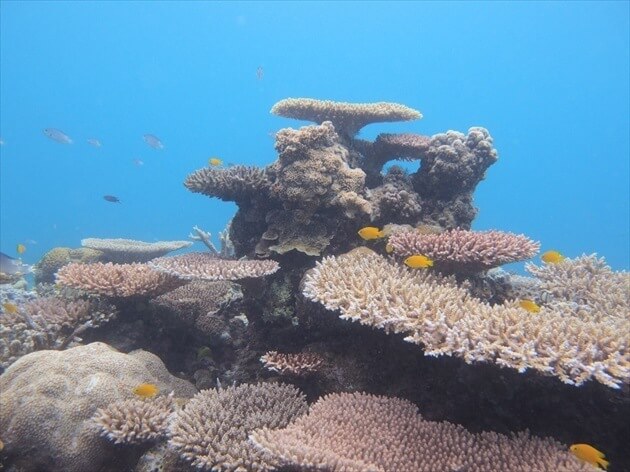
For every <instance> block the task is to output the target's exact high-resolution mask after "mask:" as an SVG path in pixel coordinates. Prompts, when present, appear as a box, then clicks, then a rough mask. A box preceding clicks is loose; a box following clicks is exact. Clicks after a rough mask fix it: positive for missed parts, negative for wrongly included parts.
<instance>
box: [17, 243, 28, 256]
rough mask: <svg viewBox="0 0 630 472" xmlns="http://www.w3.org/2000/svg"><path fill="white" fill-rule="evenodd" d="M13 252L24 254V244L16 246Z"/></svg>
mask: <svg viewBox="0 0 630 472" xmlns="http://www.w3.org/2000/svg"><path fill="white" fill-rule="evenodd" d="M15 250H16V251H17V253H18V254H24V253H25V252H26V246H25V245H24V244H18V245H17V247H16V248H15Z"/></svg>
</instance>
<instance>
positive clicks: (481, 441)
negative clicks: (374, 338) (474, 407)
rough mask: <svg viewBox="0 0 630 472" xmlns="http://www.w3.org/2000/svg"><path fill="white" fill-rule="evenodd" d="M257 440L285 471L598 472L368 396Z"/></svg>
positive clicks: (322, 407) (525, 440)
mask: <svg viewBox="0 0 630 472" xmlns="http://www.w3.org/2000/svg"><path fill="white" fill-rule="evenodd" d="M250 437H251V438H252V440H253V441H254V443H255V444H256V446H257V447H259V448H260V449H261V450H262V451H264V452H267V453H270V454H271V455H272V456H273V457H274V458H275V459H276V460H278V461H279V462H280V463H281V464H283V465H288V466H293V467H297V468H299V469H298V470H328V471H333V472H366V471H372V472H397V471H414V472H436V471H463V470H465V471H470V472H493V471H497V470H505V471H507V470H514V471H517V470H519V471H534V470H549V471H551V470H553V471H556V472H560V471H564V472H569V471H570V472H577V471H585V472H586V471H592V470H593V468H592V467H591V466H590V465H588V464H586V463H584V462H581V461H580V460H579V459H577V458H576V457H575V456H573V455H571V454H570V453H569V452H568V451H567V449H566V446H563V445H562V444H560V443H558V442H557V441H554V440H552V439H539V438H535V437H531V436H529V434H527V433H520V434H516V435H514V436H512V437H507V436H503V435H500V434H496V433H480V434H473V433H470V432H468V431H466V430H465V429H464V428H462V427H461V426H458V425H454V424H452V423H448V422H441V423H440V422H432V421H426V420H424V419H423V418H422V417H421V416H420V415H419V414H418V407H416V406H415V405H414V404H413V403H410V402H408V401H406V400H402V399H398V398H387V397H378V396H374V395H367V394H362V393H342V394H331V395H327V396H325V397H323V398H321V399H320V400H318V401H317V402H316V403H315V404H314V405H312V406H311V408H310V410H309V412H308V414H307V415H305V416H302V417H300V418H298V419H296V420H295V421H294V422H293V423H291V424H290V425H289V426H287V427H285V428H278V429H275V430H272V429H271V428H269V427H265V428H262V429H260V430H257V431H254V432H253V433H252V434H251V436H250Z"/></svg>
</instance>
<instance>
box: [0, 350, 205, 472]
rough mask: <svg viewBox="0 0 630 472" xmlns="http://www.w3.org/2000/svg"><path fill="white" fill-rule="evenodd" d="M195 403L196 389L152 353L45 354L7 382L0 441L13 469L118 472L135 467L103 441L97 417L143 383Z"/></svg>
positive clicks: (20, 364) (0, 380) (2, 380)
mask: <svg viewBox="0 0 630 472" xmlns="http://www.w3.org/2000/svg"><path fill="white" fill-rule="evenodd" d="M145 382H149V383H154V384H156V385H157V386H158V388H159V389H160V391H163V392H170V391H174V392H175V396H177V397H191V396H193V395H194V394H195V392H196V389H195V388H194V387H193V386H192V385H191V384H190V383H188V382H186V381H184V380H180V379H178V378H176V377H174V376H172V375H171V374H169V373H168V371H167V370H166V367H164V364H163V363H162V361H160V359H158V358H157V357H156V356H154V355H153V354H151V353H149V352H146V351H134V352H132V353H130V354H123V353H120V352H118V351H116V350H115V349H113V348H111V347H109V346H107V345H106V344H103V343H92V344H88V345H86V346H78V347H74V348H71V349H68V350H65V351H39V352H34V353H31V354H28V355H26V356H24V357H22V358H21V359H19V360H18V361H17V362H15V363H14V364H12V365H11V366H10V367H9V368H8V369H7V370H6V371H5V373H4V374H2V375H1V376H0V391H1V392H2V395H1V396H0V438H2V441H3V442H4V446H5V450H4V452H5V453H6V454H7V456H8V460H9V463H11V464H13V465H15V466H16V467H17V468H18V469H19V470H21V471H23V472H35V471H41V470H46V471H48V472H85V471H88V470H94V471H96V470H98V471H101V472H105V471H107V472H109V471H111V472H118V471H120V470H126V467H128V466H129V463H133V461H134V460H135V459H137V457H134V454H135V453H134V452H133V451H121V450H120V449H119V448H116V447H114V445H113V443H110V442H109V441H108V440H107V439H105V438H103V437H101V436H100V435H99V431H98V429H97V428H96V427H95V426H94V424H93V423H92V421H91V420H90V418H91V417H92V416H93V415H94V413H95V412H96V410H97V409H98V408H101V407H105V406H107V405H109V404H111V403H114V402H116V401H119V400H125V399H131V398H133V396H134V394H133V393H132V390H133V388H134V387H135V386H137V385H138V384H141V383H145Z"/></svg>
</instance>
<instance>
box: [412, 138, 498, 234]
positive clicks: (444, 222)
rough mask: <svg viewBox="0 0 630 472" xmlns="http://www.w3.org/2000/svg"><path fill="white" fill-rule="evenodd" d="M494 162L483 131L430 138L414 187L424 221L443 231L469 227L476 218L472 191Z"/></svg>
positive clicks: (491, 146) (489, 139)
mask: <svg viewBox="0 0 630 472" xmlns="http://www.w3.org/2000/svg"><path fill="white" fill-rule="evenodd" d="M496 160H497V152H496V150H495V149H494V147H493V144H492V137H491V136H490V134H489V133H488V131H487V130H486V129H484V128H478V127H474V128H470V129H469V130H468V135H464V134H463V133H459V132H457V131H449V132H447V133H442V134H436V135H434V136H432V137H431V144H430V146H429V149H428V150H427V151H426V152H425V153H424V155H423V158H422V165H421V166H420V169H419V171H418V172H417V173H416V174H415V175H414V179H413V180H414V182H413V186H414V189H415V190H416V191H417V192H418V194H419V195H420V197H421V198H422V202H423V204H424V205H423V209H424V212H423V220H425V221H429V220H432V221H434V222H435V223H437V224H439V225H440V226H442V227H445V228H456V227H461V228H469V227H470V224H471V222H472V220H473V219H474V217H475V215H476V212H477V211H476V209H475V208H474V206H473V204H472V192H473V191H474V190H475V187H476V186H477V184H478V183H479V182H480V181H481V180H483V178H484V177H485V173H486V170H487V169H488V167H490V166H491V165H492V164H494V163H495V162H496Z"/></svg>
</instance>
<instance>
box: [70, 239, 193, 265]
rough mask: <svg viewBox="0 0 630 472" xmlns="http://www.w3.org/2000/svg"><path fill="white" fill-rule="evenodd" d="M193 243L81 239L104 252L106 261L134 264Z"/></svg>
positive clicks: (87, 244)
mask: <svg viewBox="0 0 630 472" xmlns="http://www.w3.org/2000/svg"><path fill="white" fill-rule="evenodd" d="M191 245H192V242H190V241H157V242H153V243H147V242H144V241H136V240H134V239H121V238H115V239H100V238H86V239H82V240H81V246H83V247H86V248H90V249H95V250H97V251H100V252H102V253H103V261H104V262H116V263H120V264H132V263H134V262H147V261H150V260H151V259H155V258H156V257H161V256H163V255H165V254H168V253H169V252H171V251H177V250H178V249H182V248H185V247H189V246H191Z"/></svg>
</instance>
